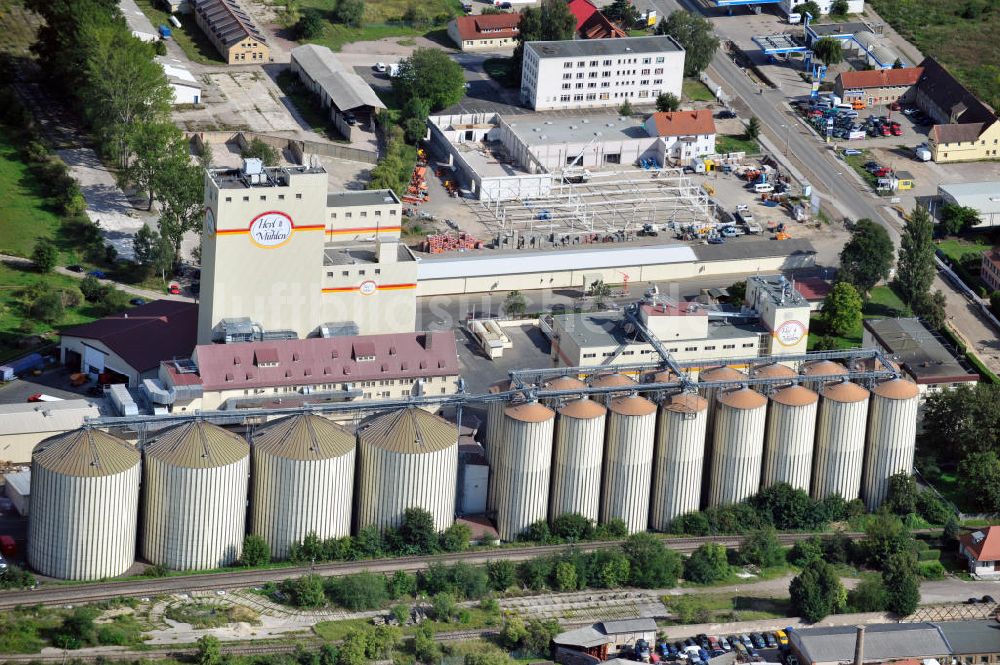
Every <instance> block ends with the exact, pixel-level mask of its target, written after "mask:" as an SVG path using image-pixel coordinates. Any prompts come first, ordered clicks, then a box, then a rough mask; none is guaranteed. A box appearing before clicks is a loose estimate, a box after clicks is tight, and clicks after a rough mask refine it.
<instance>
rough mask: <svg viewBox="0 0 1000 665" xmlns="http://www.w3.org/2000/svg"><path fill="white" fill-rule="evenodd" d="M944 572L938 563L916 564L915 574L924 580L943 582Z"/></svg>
mask: <svg viewBox="0 0 1000 665" xmlns="http://www.w3.org/2000/svg"><path fill="white" fill-rule="evenodd" d="M946 572H947V571H946V570H945V567H944V566H943V565H942V564H941V562H940V561H920V562H918V563H917V573H918V574H919V575H920V577H922V578H923V579H925V580H943V579H944V577H945V573H946Z"/></svg>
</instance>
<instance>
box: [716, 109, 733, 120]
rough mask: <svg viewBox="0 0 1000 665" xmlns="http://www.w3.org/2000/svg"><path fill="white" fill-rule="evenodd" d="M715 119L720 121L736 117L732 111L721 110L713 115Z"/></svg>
mask: <svg viewBox="0 0 1000 665" xmlns="http://www.w3.org/2000/svg"><path fill="white" fill-rule="evenodd" d="M715 117H716V118H719V119H720V120H731V119H733V118H735V117H736V111H733V110H732V109H722V110H721V111H719V112H718V113H716V114H715Z"/></svg>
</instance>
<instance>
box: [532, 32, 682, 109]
mask: <svg viewBox="0 0 1000 665" xmlns="http://www.w3.org/2000/svg"><path fill="white" fill-rule="evenodd" d="M683 78H684V49H683V48H682V47H681V46H680V44H678V43H677V42H676V41H674V39H673V38H672V37H670V36H667V35H660V36H655V37H630V38H625V39H613V38H612V39H576V40H572V39H571V40H565V41H550V42H528V43H526V44H525V45H524V62H523V65H522V67H521V101H522V102H523V103H524V104H525V105H526V106H529V107H531V108H533V109H535V110H536V111H541V110H547V109H578V108H598V107H614V108H617V107H618V106H621V104H622V103H623V102H625V101H628V102H629V103H631V104H653V103H655V102H656V98H657V96H659V95H660V94H661V93H665V92H669V93H672V94H674V95H676V96H677V98H678V99H680V97H681V82H682V81H683Z"/></svg>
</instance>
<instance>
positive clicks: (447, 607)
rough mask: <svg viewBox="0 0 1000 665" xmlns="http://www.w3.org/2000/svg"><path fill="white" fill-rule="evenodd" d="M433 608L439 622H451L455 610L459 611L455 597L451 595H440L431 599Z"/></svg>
mask: <svg viewBox="0 0 1000 665" xmlns="http://www.w3.org/2000/svg"><path fill="white" fill-rule="evenodd" d="M431 607H432V608H433V612H434V618H435V619H436V620H438V621H445V622H447V621H451V619H452V617H453V616H454V615H455V610H456V609H457V607H458V606H457V604H456V603H455V597H454V596H452V595H451V594H450V593H444V592H442V593H439V594H436V595H435V596H434V598H432V599H431Z"/></svg>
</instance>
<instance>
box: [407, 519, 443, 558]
mask: <svg viewBox="0 0 1000 665" xmlns="http://www.w3.org/2000/svg"><path fill="white" fill-rule="evenodd" d="M399 536H400V538H401V539H402V541H403V544H404V545H405V546H406V547H407V548H408V551H409V552H410V553H414V554H430V553H431V552H433V551H434V550H436V549H437V546H438V537H437V533H436V532H435V530H434V517H433V516H432V515H431V514H430V513H429V512H428V511H426V510H424V509H423V508H407V509H406V511H405V512H404V513H403V523H402V524H400V525H399Z"/></svg>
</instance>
